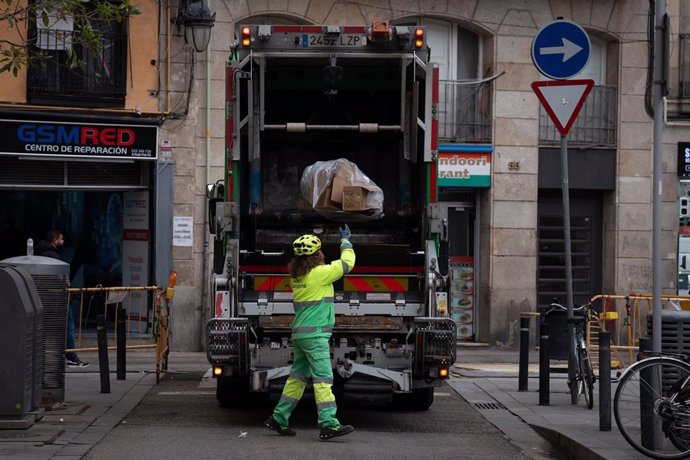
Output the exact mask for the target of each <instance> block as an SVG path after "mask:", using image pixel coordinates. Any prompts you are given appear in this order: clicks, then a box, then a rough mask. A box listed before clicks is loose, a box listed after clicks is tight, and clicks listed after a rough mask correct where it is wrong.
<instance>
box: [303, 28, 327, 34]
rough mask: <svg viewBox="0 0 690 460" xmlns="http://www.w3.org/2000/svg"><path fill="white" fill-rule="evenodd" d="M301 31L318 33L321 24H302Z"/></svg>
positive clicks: (321, 29) (321, 30) (320, 30)
mask: <svg viewBox="0 0 690 460" xmlns="http://www.w3.org/2000/svg"><path fill="white" fill-rule="evenodd" d="M302 32H309V33H312V34H320V33H321V32H323V27H321V26H302Z"/></svg>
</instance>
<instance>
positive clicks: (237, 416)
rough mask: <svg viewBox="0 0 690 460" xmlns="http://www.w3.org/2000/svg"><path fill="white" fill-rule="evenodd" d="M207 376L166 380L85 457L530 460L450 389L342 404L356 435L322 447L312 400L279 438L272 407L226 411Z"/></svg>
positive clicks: (177, 376)
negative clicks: (430, 397) (414, 399)
mask: <svg viewBox="0 0 690 460" xmlns="http://www.w3.org/2000/svg"><path fill="white" fill-rule="evenodd" d="M202 377H203V372H187V373H171V374H168V375H166V377H165V378H164V379H163V380H162V382H161V384H160V385H158V386H155V387H153V388H152V389H151V391H150V392H149V393H148V394H147V396H146V397H145V398H144V399H143V401H142V402H141V403H140V404H139V405H138V406H137V407H136V409H135V410H134V411H133V412H131V413H130V414H129V415H128V416H127V417H125V418H124V420H123V421H122V422H121V423H120V424H119V425H118V426H117V427H115V429H113V430H112V431H111V432H110V433H109V434H108V435H107V436H106V437H105V438H104V439H103V440H102V441H100V442H99V443H98V444H97V445H96V446H95V447H94V448H93V449H92V450H91V451H89V453H88V454H87V456H86V458H90V459H111V458H112V459H115V458H117V459H121V458H169V459H173V458H218V457H219V456H223V457H228V458H233V459H237V458H247V459H258V458H298V457H305V456H307V457H309V458H330V459H333V458H380V459H388V458H390V459H403V458H424V457H428V456H430V455H432V456H433V457H434V458H436V459H445V458H448V459H450V458H453V459H457V458H527V456H526V455H525V454H524V453H523V452H522V451H521V450H520V448H518V447H517V446H515V445H514V444H512V443H511V442H510V441H509V440H508V439H507V438H506V437H505V436H504V435H503V434H502V433H501V432H500V431H498V430H497V429H496V428H495V427H494V426H493V425H491V424H490V423H488V422H487V421H486V420H485V419H484V418H483V417H482V416H481V415H480V414H479V412H477V410H475V409H474V408H473V407H472V406H470V405H469V404H468V403H467V402H465V401H464V400H463V399H462V398H461V397H459V396H458V394H457V393H456V392H455V391H454V390H453V389H452V388H450V387H448V386H445V387H443V388H439V389H437V391H436V402H435V403H434V405H433V406H432V408H431V409H430V410H429V411H426V412H407V411H395V410H392V409H385V408H382V407H379V408H368V407H361V406H360V407H356V408H345V407H341V408H339V418H340V420H341V422H343V423H350V424H352V425H354V426H355V428H356V431H355V433H353V434H352V435H350V436H347V437H344V438H340V439H335V440H331V441H329V442H323V441H320V440H319V439H318V430H317V428H316V423H315V420H316V412H315V409H314V406H313V404H314V403H313V396H311V395H309V396H305V398H310V399H306V400H305V401H304V402H303V403H302V404H301V405H300V406H299V407H298V409H297V411H296V412H295V414H294V417H293V426H294V427H295V428H296V429H297V430H298V435H297V437H294V438H288V437H282V436H278V435H276V434H274V433H272V432H270V431H268V430H267V429H265V428H263V427H262V422H263V420H264V419H265V418H266V417H267V415H268V414H269V413H270V411H271V405H267V406H265V407H260V408H254V409H249V410H232V409H221V408H219V407H218V406H217V404H216V400H215V386H214V385H215V382H213V381H212V380H204V379H203V378H202ZM274 456H275V457H274Z"/></svg>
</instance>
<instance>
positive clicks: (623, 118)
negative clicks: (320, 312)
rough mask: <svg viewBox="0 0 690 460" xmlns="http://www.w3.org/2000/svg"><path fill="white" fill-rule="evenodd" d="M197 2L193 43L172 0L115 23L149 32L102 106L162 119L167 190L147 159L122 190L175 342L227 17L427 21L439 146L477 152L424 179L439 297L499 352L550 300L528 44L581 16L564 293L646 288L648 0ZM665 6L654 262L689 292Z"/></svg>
mask: <svg viewBox="0 0 690 460" xmlns="http://www.w3.org/2000/svg"><path fill="white" fill-rule="evenodd" d="M208 5H209V8H210V9H211V10H212V11H214V12H215V14H216V16H215V25H214V27H213V29H212V34H211V42H210V46H209V47H208V49H207V50H206V51H204V52H200V53H197V52H194V51H193V49H192V48H191V46H190V45H189V44H188V43H186V42H185V40H184V38H183V35H184V30H183V29H184V27H183V26H181V25H180V23H179V21H176V20H175V18H176V16H179V15H176V11H178V10H179V5H177V4H176V3H174V2H173V3H171V4H170V5H168V4H165V3H164V2H163V3H162V4H161V5H160V7H159V6H153V4H152V5H151V11H148V10H147V11H144V13H143V15H142V16H139V17H135V18H132V19H131V23H132V24H133V25H136V24H137V23H138V21H140V20H145V21H147V22H146V24H152V23H153V22H151V21H150V20H147V19H146V18H148V17H156V18H157V20H158V23H159V24H160V27H159V30H158V35H157V37H158V40H157V43H155V44H154V43H152V42H151V41H150V40H149V38H150V37H148V36H147V37H146V40H147V41H143V39H142V40H141V41H140V40H137V39H135V33H136V30H137V28H130V33H131V38H130V40H129V42H128V46H129V48H128V49H129V52H130V59H131V60H130V61H128V69H127V70H128V74H127V75H128V80H127V81H128V83H127V87H126V99H125V101H124V103H123V104H122V105H121V107H120V110H121V113H120V112H118V111H114V112H113V111H112V110H111V112H112V113H109V115H112V116H115V115H117V116H124V114H125V113H127V112H129V111H132V110H135V111H136V108H137V107H140V108H141V111H142V112H143V113H144V115H147V113H148V114H149V115H150V116H149V117H146V116H145V117H144V118H149V119H155V120H156V122H157V123H159V126H160V127H159V131H158V134H157V136H158V137H157V145H159V146H161V145H163V146H165V152H166V155H167V154H169V155H170V156H169V158H168V157H167V156H166V158H163V156H162V155H161V153H159V154H158V155H157V157H156V160H155V161H152V162H151V163H150V164H151V165H154V164H155V165H157V167H156V168H155V169H157V170H165V168H166V167H167V168H174V173H172V175H171V176H170V177H169V180H170V182H171V183H170V187H171V188H170V189H169V190H171V191H169V192H168V191H167V190H168V189H165V190H166V191H162V190H163V189H162V188H161V187H165V178H161V177H160V176H159V173H157V172H154V171H149V172H148V173H145V174H148V176H147V177H150V178H152V182H154V183H155V184H159V185H160V187H159V186H158V185H155V186H151V187H143V188H137V189H136V190H129V189H128V191H134V192H136V191H146V193H147V194H148V195H147V196H148V197H149V199H150V200H151V203H153V204H152V205H151V206H152V207H151V218H150V227H149V228H150V230H151V231H152V234H153V235H155V236H154V237H152V240H153V243H152V244H151V246H150V247H151V248H152V249H150V252H149V254H150V261H151V264H150V266H149V267H148V268H147V270H148V272H149V280H150V281H152V282H153V281H154V280H156V282H158V283H163V284H164V281H162V280H161V276H160V274H161V273H165V272H167V270H168V269H169V268H170V267H172V268H173V269H175V270H176V271H177V273H178V281H177V289H176V295H175V299H174V306H173V310H172V319H171V323H172V334H173V336H172V339H171V344H172V347H173V349H177V350H199V349H201V348H203V340H204V338H203V334H204V324H205V322H206V320H207V319H208V318H209V317H210V316H211V312H212V308H211V301H210V300H209V298H208V297H209V291H210V286H209V281H208V280H209V278H210V271H211V270H210V264H211V258H212V257H211V252H212V244H211V242H210V240H209V236H208V233H207V231H206V226H207V210H206V198H205V188H206V184H208V183H213V182H215V181H217V180H218V179H221V178H222V177H223V168H224V154H225V121H226V114H225V102H224V101H225V80H224V79H225V66H226V62H227V60H228V58H229V55H230V46H231V44H232V42H233V41H234V40H235V39H236V37H235V35H234V34H235V32H234V30H235V27H236V25H237V24H243V23H247V24H298V25H309V24H356V25H360V24H371V23H372V21H373V20H381V19H385V20H389V21H390V22H391V24H397V25H412V24H415V25H416V24H419V25H423V26H425V27H426V28H427V31H428V33H427V36H428V42H429V44H430V46H431V60H432V61H434V62H437V63H438V64H439V67H440V75H441V91H440V95H441V104H440V113H439V122H440V133H439V138H440V139H439V141H440V148H439V152H440V153H439V158H440V160H444V161H450V160H451V159H454V161H468V159H470V158H480V159H481V161H483V163H482V164H483V165H484V167H483V168H471V169H470V170H468V171H469V175H470V176H472V177H473V179H474V180H473V181H469V182H465V183H461V184H458V183H454V182H452V181H450V182H448V183H446V184H442V183H440V184H439V185H440V186H441V188H440V190H439V198H440V201H441V203H442V204H443V203H445V206H446V207H448V208H449V210H450V211H449V214H448V215H449V230H450V233H451V234H452V238H451V242H450V247H449V249H448V256H449V258H448V267H449V268H450V269H452V268H458V273H460V272H461V271H462V272H463V273H464V271H463V270H466V269H470V270H471V271H472V273H473V279H472V283H471V284H469V285H468V283H465V284H463V285H460V284H457V286H455V287H454V285H453V283H452V282H451V284H450V289H451V292H450V295H451V306H452V305H453V304H452V302H453V301H454V300H457V302H460V301H462V300H463V299H466V302H471V306H472V307H473V308H472V309H468V310H458V311H459V312H461V313H462V315H464V316H463V317H462V322H464V324H465V325H466V326H465V327H464V329H463V331H464V332H463V333H462V334H463V335H462V336H461V337H459V338H461V339H464V340H473V341H479V342H486V343H489V344H490V345H498V346H508V347H512V346H515V342H516V340H517V330H518V329H517V325H518V322H519V314H520V312H522V311H534V310H535V309H536V308H537V306H539V305H543V304H545V303H548V302H549V301H550V300H551V298H553V297H556V298H558V299H559V300H560V301H561V302H565V300H566V299H565V297H564V295H565V272H564V268H563V253H564V249H563V248H564V246H563V223H562V221H563V219H562V207H561V194H560V188H561V179H560V160H559V146H560V137H559V135H558V132H557V131H556V129H555V128H554V126H553V124H552V123H551V121H550V120H549V118H548V116H547V115H546V112H545V111H544V110H543V108H541V107H540V104H539V102H538V100H537V97H536V96H535V94H534V92H533V91H532V88H531V83H532V82H535V81H540V80H543V79H544V78H545V77H542V76H541V75H540V74H539V72H538V71H537V69H536V68H535V66H534V64H533V62H532V57H531V43H532V40H533V38H534V36H535V34H536V33H537V32H538V31H539V29H540V28H542V27H543V26H544V25H546V24H548V23H549V22H551V21H554V20H556V19H557V18H563V19H567V20H570V21H573V22H575V23H577V24H579V25H580V26H581V27H583V28H584V29H585V30H586V31H587V33H588V34H589V36H590V41H591V45H592V52H591V57H590V60H589V62H588V64H587V67H586V68H585V70H584V71H583V72H582V73H581V74H580V75H579V76H578V78H591V79H592V80H594V83H595V86H594V88H593V90H592V93H591V94H590V96H589V98H588V100H587V102H586V104H585V106H584V108H583V110H582V112H581V114H580V115H579V116H578V119H577V121H576V123H575V125H574V127H573V128H572V130H571V133H570V134H569V138H568V143H569V169H570V176H569V184H570V190H571V195H570V205H571V223H572V238H573V242H572V250H573V280H574V283H573V287H574V294H575V302H576V303H584V302H586V301H587V300H588V299H589V298H590V297H591V296H593V295H596V294H601V293H607V294H620V295H627V294H630V293H632V292H651V288H652V286H651V284H652V244H651V243H652V174H653V171H652V142H653V138H652V133H653V131H652V122H653V119H652V117H651V116H650V114H649V113H648V111H647V110H646V108H645V107H646V106H648V105H649V104H648V103H647V102H646V99H648V98H647V96H646V94H647V93H648V91H647V88H648V86H649V84H650V82H649V69H650V60H649V59H650V58H649V38H650V37H649V30H650V29H649V20H650V19H649V18H650V10H649V2H644V1H640V0H624V1H614V0H604V1H576V0H572V1H562V0H551V1H547V0H520V1H513V0H508V1H506V0H474V1H469V0H468V1H462V0H457V1H456V0H452V1H451V0H448V1H424V0H416V1H403V0H391V1H386V2H382V1H337V0H312V1H306V0H305V1H284V0H266V1H230V0H224V1H223V0H220V1H219V0H211V1H209V2H208ZM183 6H184V5H183ZM667 10H668V13H669V16H670V21H669V22H670V30H671V33H670V43H671V46H670V47H669V78H668V82H669V93H668V96H667V103H666V104H665V110H664V114H663V116H664V117H665V120H666V123H665V125H664V144H663V145H664V149H663V165H664V166H663V168H664V169H663V174H662V177H663V184H662V191H663V198H662V216H663V217H662V246H663V248H662V267H661V270H662V283H663V284H662V290H663V292H664V293H673V294H676V293H685V292H687V276H685V277H684V276H680V277H679V263H680V262H682V260H683V259H682V257H683V254H684V253H685V252H688V253H690V245H688V249H687V250H686V249H685V244H684V240H683V236H684V235H683V233H684V228H683V227H684V225H683V223H684V220H683V218H682V217H683V214H682V213H683V209H685V210H686V211H685V212H686V213H687V195H688V192H687V190H688V188H687V187H686V186H685V185H684V182H683V177H682V176H681V175H680V173H679V169H678V161H679V158H680V156H681V154H680V153H679V152H681V151H684V150H683V149H684V148H685V145H684V143H690V105H688V103H687V101H688V99H685V98H686V97H688V96H687V93H688V91H689V90H688V88H690V84H688V81H690V52H688V51H686V49H687V46H686V44H687V43H688V42H689V41H690V40H687V38H686V36H687V35H686V33H688V32H690V2H687V1H685V0H674V1H669V2H667ZM652 13H653V12H652ZM147 15H151V16H147ZM145 16H146V17H145ZM143 29H144V30H142V32H145V31H146V32H147V33H150V31H151V28H150V27H144V28H143ZM154 32H155V31H154ZM140 43H141V46H139V44H140ZM144 45H146V46H144ZM139 54H141V55H142V56H141V60H138V59H139V57H138V56H139ZM154 61H155V64H152V62H154ZM149 71H153V75H150V72H149ZM25 80H26V77H22V76H21V75H20V76H18V77H12V76H8V75H7V74H0V82H1V83H2V85H0V88H2V89H0V101H1V102H2V107H3V109H9V108H11V109H12V110H33V111H35V110H38V109H37V108H36V107H32V105H36V103H34V101H33V100H32V99H31V98H27V97H25V96H24V95H25V94H27V88H26V87H25V86H24V85H25V83H24V82H23V81H25ZM142 80H144V81H142ZM8 82H9V83H8ZM8 84H9V85H10V86H8ZM8 88H12V89H8ZM74 105H77V106H79V104H75V103H72V106H74ZM82 108H83V105H82ZM3 109H0V111H1V110H3ZM40 110H41V111H46V112H51V113H52V111H53V110H52V109H46V108H44V107H43V106H41V108H40ZM82 112H83V113H90V114H92V113H91V112H88V111H82ZM116 112H117V113H116ZM98 113H101V111H100V110H99V111H98ZM129 115H130V114H128V115H127V117H128V119H129ZM7 117H8V115H7V114H4V115H3V116H2V117H0V118H7ZM123 124H128V123H124V122H123ZM1 144H2V140H0V145H1ZM688 146H689V147H690V145H688ZM0 151H2V149H0ZM0 159H1V158H0ZM440 160H439V161H440ZM13 161H17V162H18V161H19V160H13ZM487 163H488V164H489V167H488V169H487V168H486V167H485V166H486V164H487ZM135 164H136V163H135ZM683 197H686V198H685V199H683ZM684 200H685V201H684ZM683 203H685V205H686V208H683ZM679 210H680V211H679ZM679 212H680V218H681V219H680V225H679ZM685 227H687V225H685ZM165 229H167V231H168V232H169V233H168V234H165V233H164V230H165ZM173 233H174V234H173ZM688 233H690V232H688ZM354 241H355V243H356V235H355V237H354ZM679 242H680V243H679ZM166 251H171V253H170V254H171V257H170V261H169V260H167V259H166V255H165V254H166ZM679 251H680V254H681V255H680V257H679ZM451 271H452V270H451ZM680 272H681V275H683V274H684V267H683V266H682V265H681V268H680ZM684 280H685V281H684ZM451 281H452V280H451ZM683 283H685V284H683ZM455 288H457V289H458V291H457V292H453V289H455ZM683 289H685V292H684V291H683ZM454 295H457V297H453V296H454ZM466 304H467V303H466ZM470 310H471V313H469V316H468V312H469V311H470ZM468 318H469V319H468ZM457 320H458V321H459V322H460V321H461V319H460V318H459V317H458V318H457Z"/></svg>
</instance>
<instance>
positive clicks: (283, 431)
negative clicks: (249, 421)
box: [264, 415, 297, 436]
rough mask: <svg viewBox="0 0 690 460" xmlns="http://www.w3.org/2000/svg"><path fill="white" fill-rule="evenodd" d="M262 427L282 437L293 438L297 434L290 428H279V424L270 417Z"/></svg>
mask: <svg viewBox="0 0 690 460" xmlns="http://www.w3.org/2000/svg"><path fill="white" fill-rule="evenodd" d="M264 425H265V426H266V428H268V429H269V430H273V431H275V432H276V433H278V434H280V435H283V436H294V435H296V434H297V432H296V431H295V430H293V429H292V428H290V427H287V428H283V427H282V426H280V424H279V423H278V422H277V421H276V419H274V418H273V416H272V415H271V416H270V417H268V418H267V419H266V421H265V422H264Z"/></svg>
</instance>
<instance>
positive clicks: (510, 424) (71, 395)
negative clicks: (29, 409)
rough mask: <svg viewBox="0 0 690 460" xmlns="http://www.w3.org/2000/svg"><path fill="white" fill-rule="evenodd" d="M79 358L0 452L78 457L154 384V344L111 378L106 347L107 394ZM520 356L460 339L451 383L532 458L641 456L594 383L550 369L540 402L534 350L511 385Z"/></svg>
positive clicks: (6, 433)
mask: <svg viewBox="0 0 690 460" xmlns="http://www.w3.org/2000/svg"><path fill="white" fill-rule="evenodd" d="M81 358H82V359H83V360H84V361H87V362H89V363H91V365H90V366H89V367H87V368H68V369H67V372H66V375H65V404H64V405H62V406H61V407H57V408H55V410H50V411H46V412H45V413H44V416H43V418H42V419H41V420H39V421H38V422H36V423H35V424H34V425H33V426H32V427H30V428H29V429H26V430H0V457H8V458H13V459H20V460H29V459H31V460H43V459H51V458H65V459H68V458H80V457H81V456H83V455H85V454H86V452H88V451H89V449H91V447H93V446H94V445H95V444H97V443H98V442H99V441H100V440H102V439H103V438H104V437H105V436H106V435H107V434H108V432H109V431H110V430H112V429H113V428H114V427H115V426H117V425H118V424H119V423H121V421H122V420H123V419H124V418H125V417H126V416H127V415H128V414H129V412H130V411H131V410H132V409H134V407H136V405H137V404H139V402H140V401H141V400H142V399H143V397H144V396H145V395H146V393H147V392H148V391H149V390H150V389H151V387H152V386H153V385H155V379H156V376H155V365H154V353H153V351H152V350H130V351H128V353H127V376H126V377H127V378H126V380H117V379H116V375H115V355H114V353H112V354H110V371H111V374H110V390H111V392H110V393H106V394H104V393H101V392H100V389H101V383H100V375H99V373H98V363H97V355H96V353H82V354H81ZM518 361H519V354H518V352H517V351H500V350H494V349H489V348H488V347H478V346H473V347H459V348H458V360H457V363H456V364H455V366H454V367H453V369H452V377H451V379H450V380H449V384H450V386H451V387H452V388H453V389H455V390H456V391H457V392H458V393H459V394H460V395H461V396H462V397H463V398H464V399H465V400H467V401H468V402H469V403H470V404H472V406H473V407H475V408H476V409H477V410H478V411H479V412H480V413H481V414H482V416H483V417H484V418H486V419H487V420H488V421H489V422H491V423H492V424H494V425H495V426H496V427H497V428H498V429H499V430H501V431H502V432H503V433H504V434H505V435H506V436H507V437H508V438H510V439H511V440H512V441H513V443H515V444H516V445H518V446H519V447H521V448H522V449H523V450H524V451H525V453H526V454H527V455H529V456H530V457H532V458H537V459H545V458H550V457H553V456H557V455H558V454H560V453H565V454H567V455H568V456H569V457H571V458H576V459H579V458H587V459H590V458H591V459H600V458H601V459H624V458H625V459H631V458H633V459H643V458H646V457H644V456H642V455H641V454H638V453H637V451H635V450H634V449H633V448H632V447H630V446H629V445H628V443H627V442H626V441H625V440H624V439H623V437H622V436H621V435H620V433H619V432H618V428H617V427H616V423H615V420H613V419H612V421H611V425H612V428H611V431H609V432H602V431H599V410H598V388H597V387H595V394H594V397H595V405H594V409H592V410H588V409H587V408H586V407H585V406H584V403H583V402H582V401H581V402H580V404H579V405H576V406H573V405H571V404H570V395H569V394H568V392H567V386H566V377H565V376H564V375H562V374H557V375H552V378H551V396H550V397H551V405H549V406H540V405H539V393H538V366H537V364H536V363H537V362H538V354H537V353H536V352H533V353H532V354H530V373H529V376H530V379H529V391H527V392H518V391H517V388H518ZM207 368H208V364H207V361H206V357H205V354H204V353H179V352H176V353H172V354H171V356H170V363H169V366H168V369H169V371H171V372H195V371H202V372H203V371H205V370H207ZM614 391H615V388H614ZM460 420H461V419H460ZM459 423H461V422H459ZM459 429H462V428H461V427H459ZM535 432H536V433H539V434H540V435H541V436H543V438H545V439H546V440H548V441H549V442H550V443H551V445H552V446H553V447H552V446H550V445H548V443H545V442H544V441H543V439H542V438H540V437H539V436H537V435H536V434H535Z"/></svg>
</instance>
